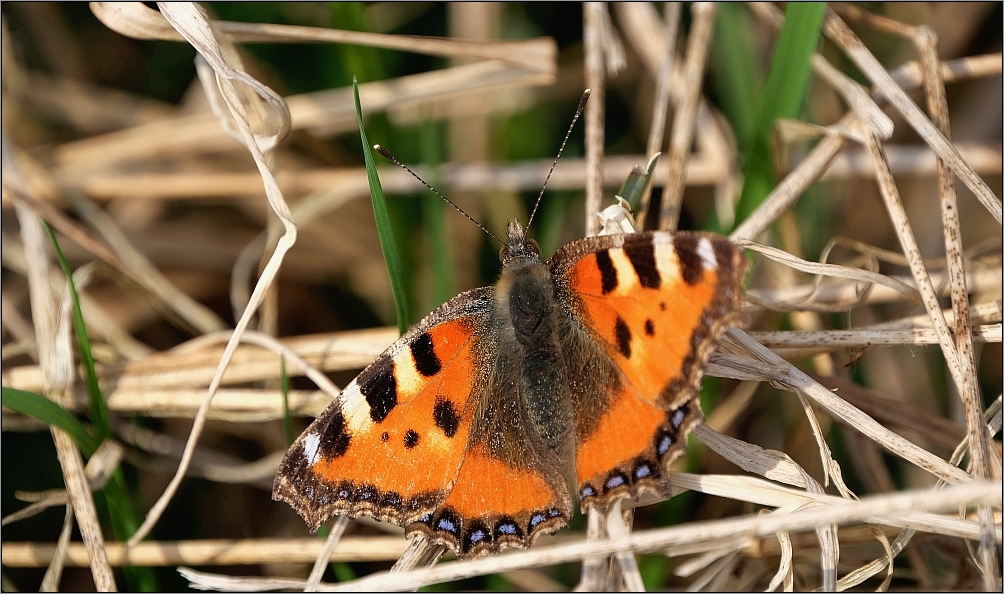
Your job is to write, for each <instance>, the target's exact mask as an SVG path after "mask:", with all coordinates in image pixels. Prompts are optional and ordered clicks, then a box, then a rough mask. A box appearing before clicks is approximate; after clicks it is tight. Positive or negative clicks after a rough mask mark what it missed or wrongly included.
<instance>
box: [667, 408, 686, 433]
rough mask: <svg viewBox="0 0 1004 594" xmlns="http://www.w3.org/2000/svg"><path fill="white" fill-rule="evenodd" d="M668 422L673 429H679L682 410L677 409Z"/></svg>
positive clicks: (681, 420)
mask: <svg viewBox="0 0 1004 594" xmlns="http://www.w3.org/2000/svg"><path fill="white" fill-rule="evenodd" d="M669 422H670V423H672V424H673V428H674V429H679V428H680V425H681V424H682V423H683V410H681V409H677V410H676V412H675V413H673V417H672V418H671V419H670V421H669Z"/></svg>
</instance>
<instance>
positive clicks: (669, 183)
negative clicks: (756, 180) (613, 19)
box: [659, 2, 717, 230]
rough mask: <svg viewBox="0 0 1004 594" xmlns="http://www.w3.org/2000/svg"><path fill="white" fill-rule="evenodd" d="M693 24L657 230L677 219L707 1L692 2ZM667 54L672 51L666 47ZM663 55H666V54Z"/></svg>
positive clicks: (711, 10)
mask: <svg viewBox="0 0 1004 594" xmlns="http://www.w3.org/2000/svg"><path fill="white" fill-rule="evenodd" d="M692 9H693V18H694V22H693V24H692V26H691V28H690V33H689V35H688V37H687V53H686V55H685V57H684V62H683V72H684V74H683V83H682V90H681V98H680V102H679V105H678V107H677V110H676V115H675V117H674V118H673V129H672V132H671V133H670V137H669V155H668V156H667V163H668V165H669V167H668V170H667V173H666V185H665V186H664V188H663V192H662V205H661V208H660V212H659V228H660V229H668V230H674V229H676V227H677V225H678V223H679V219H680V205H681V204H682V203H683V188H684V179H685V177H686V176H685V175H684V172H683V167H684V164H685V163H686V160H687V154H688V153H689V152H690V144H691V142H692V140H693V138H694V121H695V120H694V116H695V114H696V113H697V105H698V101H699V99H700V96H701V83H700V81H701V78H702V77H703V76H704V61H705V58H707V55H708V43H709V42H710V40H711V32H712V30H713V27H714V23H715V14H716V11H717V9H716V7H715V5H714V4H713V3H710V2H698V3H694V5H693V7H692ZM668 49H669V52H672V51H674V49H673V48H672V47H669V48H668ZM669 52H667V53H669Z"/></svg>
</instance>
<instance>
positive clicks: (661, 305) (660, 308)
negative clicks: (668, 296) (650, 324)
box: [659, 301, 666, 311]
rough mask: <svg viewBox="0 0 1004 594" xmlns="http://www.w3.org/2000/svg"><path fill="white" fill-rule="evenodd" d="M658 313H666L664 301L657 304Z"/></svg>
mask: <svg viewBox="0 0 1004 594" xmlns="http://www.w3.org/2000/svg"><path fill="white" fill-rule="evenodd" d="M659 311H666V302H665V301H660V302H659Z"/></svg>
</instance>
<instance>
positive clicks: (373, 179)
mask: <svg viewBox="0 0 1004 594" xmlns="http://www.w3.org/2000/svg"><path fill="white" fill-rule="evenodd" d="M352 93H353V97H354V98H355V102H356V120H357V121H358V123H359V137H360V138H361V139H362V142H363V159H365V161H366V177H367V178H368V179H369V184H370V199H371V200H372V202H373V218H374V219H376V228H377V235H378V236H379V237H380V249H381V250H383V258H384V261H385V262H386V263H387V272H388V274H390V286H391V290H392V291H393V292H394V305H395V307H396V309H397V327H398V329H399V330H400V331H401V334H404V333H405V332H406V331H407V330H408V326H409V323H410V322H409V320H411V313H410V312H409V311H408V309H409V307H408V296H407V292H406V290H405V284H404V272H403V270H402V268H401V255H400V253H399V252H398V250H397V241H396V240H395V239H394V228H393V227H392V226H391V224H390V214H389V213H388V212H387V200H386V199H385V198H384V195H383V188H382V187H381V186H380V177H379V176H378V175H377V170H376V163H375V162H374V161H373V150H372V148H371V147H370V141H369V139H368V138H367V137H366V129H365V128H364V127H363V110H362V106H361V105H360V104H359V82H358V81H357V80H356V79H355V78H353V79H352Z"/></svg>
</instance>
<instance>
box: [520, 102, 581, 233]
mask: <svg viewBox="0 0 1004 594" xmlns="http://www.w3.org/2000/svg"><path fill="white" fill-rule="evenodd" d="M590 93H592V90H591V89H586V90H585V91H584V92H583V93H582V99H579V107H578V108H577V109H576V110H575V116H574V117H572V123H571V124H570V125H569V126H568V132H565V139H564V140H562V141H561V147H560V148H559V149H558V156H557V157H555V158H554V163H551V169H550V170H549V171H548V172H547V177H546V178H544V186H543V187H542V188H541V189H540V194H537V202H535V203H534V205H533V212H531V213H530V220H529V221H527V222H526V228H527V229H529V228H530V223H532V222H533V215H535V214H537V207H538V206H540V199H541V198H543V197H544V190H546V189H547V182H548V181H549V180H550V179H551V174H552V173H554V168H555V166H557V165H558V159H560V158H561V153H562V152H564V150H565V144H567V143H568V137H569V136H571V135H572V128H574V127H575V122H577V121H579V116H581V115H582V112H583V111H584V110H585V109H586V101H588V100H589V94H590Z"/></svg>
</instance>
